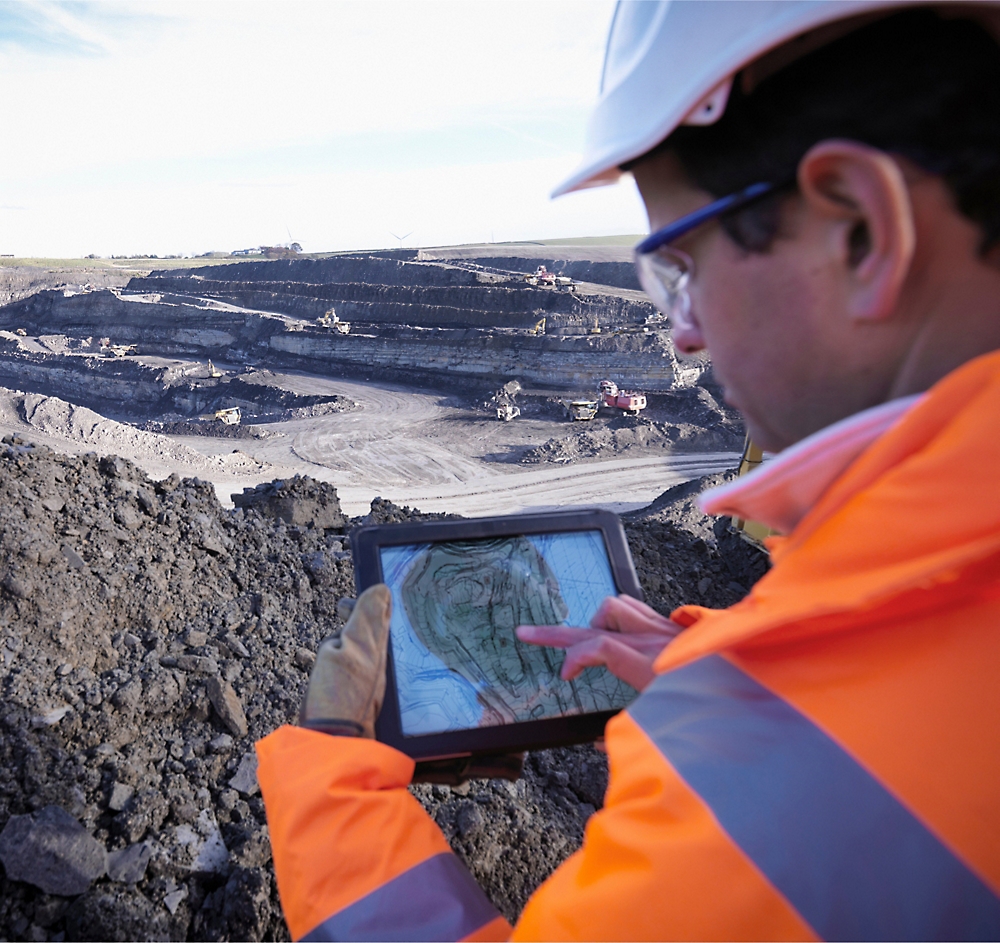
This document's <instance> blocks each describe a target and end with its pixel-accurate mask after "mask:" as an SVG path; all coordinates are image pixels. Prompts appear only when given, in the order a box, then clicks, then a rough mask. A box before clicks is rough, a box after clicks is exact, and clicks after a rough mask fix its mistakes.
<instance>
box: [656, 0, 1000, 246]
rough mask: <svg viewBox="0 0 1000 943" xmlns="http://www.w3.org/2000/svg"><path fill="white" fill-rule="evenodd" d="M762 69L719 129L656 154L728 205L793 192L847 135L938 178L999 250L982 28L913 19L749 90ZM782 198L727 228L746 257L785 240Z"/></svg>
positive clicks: (999, 101)
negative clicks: (755, 193)
mask: <svg viewBox="0 0 1000 943" xmlns="http://www.w3.org/2000/svg"><path fill="white" fill-rule="evenodd" d="M753 68H754V67H752V66H751V67H750V69H749V70H745V71H744V73H742V74H741V75H738V76H737V77H736V80H735V81H734V83H733V90H732V93H731V95H730V98H729V103H728V105H727V107H726V111H725V114H724V115H723V116H722V118H721V119H720V120H719V121H718V122H717V123H716V124H714V125H710V126H708V127H681V128H679V129H678V130H677V131H675V132H674V133H673V134H672V135H670V137H669V138H667V139H666V141H664V142H663V144H661V145H660V146H659V147H658V148H657V149H656V150H657V151H659V150H662V149H669V150H671V151H673V152H674V153H676V154H677V156H678V158H679V159H680V161H681V164H682V166H683V167H684V169H685V171H686V172H687V174H688V175H689V177H690V178H691V179H692V180H693V181H694V182H695V183H696V184H697V185H698V186H699V187H700V188H701V189H703V190H706V191H708V192H709V193H711V194H713V195H714V196H722V195H724V194H726V193H732V192H734V191H736V190H740V189H742V188H743V187H746V186H749V185H750V184H752V183H757V182H758V181H768V182H771V183H777V184H787V185H788V186H789V187H792V188H793V187H794V181H795V174H796V169H797V167H798V164H799V161H800V160H801V159H802V157H803V156H804V155H805V153H806V152H807V151H808V150H809V149H810V148H811V147H812V146H813V145H814V144H816V143H818V142H819V141H823V140H827V139H829V138H847V139H850V140H854V141H859V142H862V143H864V144H869V145H871V146H873V147H877V148H879V149H880V150H884V151H887V152H889V153H893V154H898V155H900V156H903V157H906V158H908V159H909V160H911V161H913V162H914V163H915V164H917V165H918V166H920V167H922V168H923V169H924V170H926V171H928V172H930V173H933V174H936V175H939V176H940V177H941V178H942V179H943V180H944V181H945V182H946V183H947V185H948V186H949V187H950V189H951V191H952V193H953V195H954V198H955V203H956V206H957V207H958V209H959V210H960V211H961V212H962V213H963V214H964V215H965V216H967V217H968V218H969V219H971V220H973V222H975V223H977V224H978V225H979V226H980V227H981V229H982V232H983V240H982V243H981V251H982V252H985V251H987V250H988V249H989V248H990V247H992V246H993V245H994V244H996V243H997V242H998V241H1000V45H998V44H997V42H996V41H995V40H994V39H993V37H992V36H991V35H990V34H989V33H988V32H987V31H986V30H985V29H984V28H983V27H982V26H980V25H978V24H977V23H975V22H972V21H971V20H966V19H951V18H945V17H942V16H940V15H938V13H936V12H935V11H933V10H928V9H917V10H907V11H904V12H901V13H896V14H893V15H891V16H888V17H886V18H884V19H880V20H878V21H876V22H874V23H871V24H869V25H867V26H862V27H860V28H859V29H857V30H855V31H854V32H851V33H849V34H848V35H846V36H844V37H842V38H840V39H837V40H835V41H833V42H831V43H829V44H828V45H825V46H822V47H821V48H820V49H818V50H817V51H815V52H811V53H809V54H808V55H806V56H804V57H803V58H800V59H798V60H796V61H794V62H793V63H792V64H791V65H788V66H785V67H784V68H782V69H780V71H778V72H776V73H774V74H772V75H770V76H768V77H767V78H764V79H763V80H762V81H760V82H759V84H757V85H756V86H755V87H753V88H751V90H750V91H749V92H748V91H746V89H747V87H748V86H749V85H750V84H751V83H750V81H749V80H751V79H752V75H753ZM785 192H786V193H787V192H788V191H787V190H786V191H785ZM780 199H781V197H780V195H776V196H773V197H770V198H767V199H764V200H761V201H759V202H758V203H755V204H752V205H750V206H748V207H747V208H745V209H743V210H741V211H737V212H735V213H731V214H729V215H728V216H726V217H724V218H723V219H722V223H723V226H725V228H726V231H727V233H728V234H729V235H730V237H731V238H732V239H733V240H734V241H735V242H736V243H737V244H738V245H740V246H742V247H743V248H745V249H747V250H750V251H757V252H761V251H766V250H767V249H768V247H769V246H770V244H771V242H772V240H773V239H774V238H775V236H776V235H778V229H779V225H780V213H779V209H780Z"/></svg>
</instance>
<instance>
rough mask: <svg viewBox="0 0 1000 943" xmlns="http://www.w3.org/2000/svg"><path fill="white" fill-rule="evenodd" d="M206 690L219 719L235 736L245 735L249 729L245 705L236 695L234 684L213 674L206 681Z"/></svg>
mask: <svg viewBox="0 0 1000 943" xmlns="http://www.w3.org/2000/svg"><path fill="white" fill-rule="evenodd" d="M205 690H206V692H207V693H208V699H209V700H210V701H211V702H212V707H214V708H215V712H216V714H218V715H219V720H221V721H222V723H223V724H225V726H226V727H227V728H228V729H229V731H230V732H231V733H232V734H233V735H234V736H236V737H245V736H246V735H247V732H248V731H249V727H248V726H247V717H246V714H244V713H243V705H242V704H241V703H240V699H239V698H238V697H237V696H236V692H235V691H234V690H233V688H232V685H231V684H229V682H228V681H223V680H222V679H221V678H219V677H218V676H216V675H213V676H211V677H210V678H209V679H208V680H207V681H206V682H205Z"/></svg>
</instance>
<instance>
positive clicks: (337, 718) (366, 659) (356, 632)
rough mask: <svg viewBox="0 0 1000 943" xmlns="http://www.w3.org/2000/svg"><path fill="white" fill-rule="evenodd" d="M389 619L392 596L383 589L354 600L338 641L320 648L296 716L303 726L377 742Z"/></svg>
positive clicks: (330, 640) (375, 588)
mask: <svg viewBox="0 0 1000 943" xmlns="http://www.w3.org/2000/svg"><path fill="white" fill-rule="evenodd" d="M345 608H346V607H345ZM391 615H392V594H391V593H390V591H389V587H388V586H386V585H385V584H383V583H379V584H378V585H376V586H372V587H370V588H369V589H366V590H365V591H364V592H363V593H362V594H361V595H360V596H359V597H358V599H357V602H356V603H355V604H354V606H353V611H351V615H350V618H349V619H348V620H347V624H346V625H345V626H344V628H343V629H342V630H341V633H340V635H339V636H337V637H331V638H328V639H327V640H326V641H325V642H323V644H322V645H320V647H319V651H318V652H317V654H316V663H315V665H313V670H312V674H311V675H310V677H309V690H308V691H307V692H306V697H305V700H304V701H303V702H302V709H301V711H300V712H299V724H300V725H301V726H303V727H308V728H309V729H310V730H319V731H322V732H323V733H328V734H332V735H333V736H338V737H368V738H369V739H370V740H373V739H374V738H375V718H376V717H378V712H379V711H380V710H381V708H382V701H383V699H384V698H385V669H386V666H385V662H386V648H387V646H388V643H389V617H390V616H391Z"/></svg>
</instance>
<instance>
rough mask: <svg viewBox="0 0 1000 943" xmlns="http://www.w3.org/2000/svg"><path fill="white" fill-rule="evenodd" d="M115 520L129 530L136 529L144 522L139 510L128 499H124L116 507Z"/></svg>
mask: <svg viewBox="0 0 1000 943" xmlns="http://www.w3.org/2000/svg"><path fill="white" fill-rule="evenodd" d="M115 521H116V522H117V523H119V524H121V526H122V527H124V528H126V529H128V530H135V529H136V528H137V527H138V526H139V524H140V523H141V522H142V518H141V517H140V516H139V512H138V511H136V510H135V508H133V507H132V505H131V504H129V503H128V502H127V501H122V502H121V504H119V505H118V507H116V508H115Z"/></svg>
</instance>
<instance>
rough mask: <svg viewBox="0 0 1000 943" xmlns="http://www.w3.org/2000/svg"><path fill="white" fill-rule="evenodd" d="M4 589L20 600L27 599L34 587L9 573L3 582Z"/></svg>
mask: <svg viewBox="0 0 1000 943" xmlns="http://www.w3.org/2000/svg"><path fill="white" fill-rule="evenodd" d="M3 588H4V589H5V590H7V592H8V593H10V594H11V596H16V597H17V598H18V599H27V598H28V597H29V596H30V595H31V592H32V590H33V589H34V587H33V586H32V585H31V583H29V582H28V581H27V580H23V579H20V578H19V577H16V576H14V575H13V574H12V573H8V574H7V576H5V577H4V580H3Z"/></svg>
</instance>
